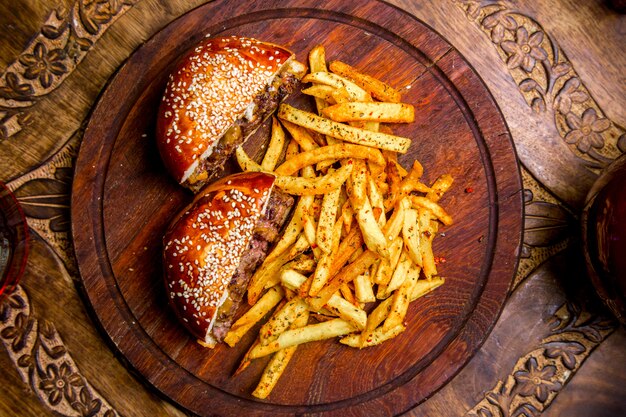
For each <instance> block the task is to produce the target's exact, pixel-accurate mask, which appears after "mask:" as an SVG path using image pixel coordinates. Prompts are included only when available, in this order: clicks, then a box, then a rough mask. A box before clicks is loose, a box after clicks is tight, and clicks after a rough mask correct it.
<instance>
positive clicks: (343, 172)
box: [225, 46, 473, 398]
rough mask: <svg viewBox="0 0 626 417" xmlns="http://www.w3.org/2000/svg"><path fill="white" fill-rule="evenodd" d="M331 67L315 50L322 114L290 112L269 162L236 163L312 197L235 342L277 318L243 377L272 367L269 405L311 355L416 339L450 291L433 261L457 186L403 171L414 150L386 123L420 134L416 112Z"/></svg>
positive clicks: (231, 338) (257, 282)
mask: <svg viewBox="0 0 626 417" xmlns="http://www.w3.org/2000/svg"><path fill="white" fill-rule="evenodd" d="M325 55H326V53H325V50H324V47H323V46H316V47H315V48H313V50H312V51H311V53H310V55H309V65H310V68H311V73H310V74H308V75H306V76H305V77H304V81H305V82H311V83H312V85H311V86H309V87H307V88H305V89H304V90H303V93H305V94H308V95H310V96H312V97H314V99H315V104H316V109H317V112H318V114H314V113H310V112H307V111H304V110H300V109H297V108H294V107H292V106H289V105H286V104H283V105H281V106H280V108H279V111H278V115H277V118H274V119H273V120H272V134H271V139H270V143H269V145H268V150H267V152H266V154H265V156H264V157H263V160H262V162H261V163H257V162H255V161H254V160H253V159H252V158H250V157H249V156H248V155H247V154H246V153H245V152H244V151H243V149H242V148H239V149H237V153H236V155H237V160H238V162H239V165H240V167H241V168H242V169H243V170H244V171H265V172H271V173H273V174H274V175H276V182H275V184H276V186H277V187H279V188H281V189H282V190H283V191H285V192H287V193H290V194H293V195H296V196H300V200H299V202H298V204H297V206H296V209H295V210H294V215H293V218H292V219H291V221H290V223H289V224H288V225H287V226H286V228H285V231H284V234H283V236H282V238H281V239H280V240H279V242H278V243H277V244H276V246H275V247H274V249H273V250H272V252H271V253H270V254H269V255H268V257H267V258H266V259H265V261H264V262H263V264H262V265H261V266H260V268H259V269H258V270H257V271H256V273H255V274H254V276H253V278H252V280H251V282H250V284H249V287H248V303H249V304H250V305H251V308H250V309H249V310H248V311H247V312H246V313H245V314H244V315H243V316H241V317H240V318H239V319H238V320H237V321H236V322H235V323H234V324H233V325H232V327H231V329H230V331H229V333H228V334H227V336H226V338H225V341H226V343H228V344H229V345H230V346H234V345H235V344H236V343H238V342H239V341H240V339H241V338H242V336H243V335H244V334H245V333H246V332H248V331H249V330H250V329H251V328H252V327H254V326H255V324H257V323H259V324H260V323H261V321H262V320H263V318H264V317H267V316H269V318H267V319H266V320H265V322H264V323H263V325H262V326H261V327H260V331H259V334H258V337H257V340H256V342H254V344H253V345H252V346H251V347H250V349H249V350H248V352H247V354H246V355H245V357H244V359H243V360H242V362H241V365H240V366H239V368H238V370H237V373H239V372H241V371H242V370H243V369H245V368H246V367H247V366H248V364H249V363H250V362H251V361H252V360H254V359H255V358H260V357H263V356H267V355H271V358H270V360H269V362H268V364H267V366H266V367H265V370H264V371H263V374H262V376H261V378H260V382H259V384H258V386H257V387H256V389H255V390H254V392H253V393H252V395H253V396H255V397H257V398H266V397H267V396H268V395H269V394H270V393H271V391H272V389H273V388H274V387H275V385H276V383H277V381H278V380H279V378H280V376H281V375H282V373H283V372H284V370H285V368H286V367H287V365H288V363H289V360H290V359H291V357H292V356H293V355H294V354H295V352H296V350H297V347H298V345H299V344H302V343H308V342H312V341H319V340H325V339H332V338H336V337H340V340H339V341H340V342H341V343H342V344H344V345H346V346H350V347H353V348H358V349H363V348H366V347H370V346H375V345H378V344H381V343H383V342H385V341H388V340H390V339H392V338H394V337H396V336H398V335H399V334H401V333H402V332H403V331H404V330H405V329H406V326H407V324H406V320H405V318H406V315H407V312H408V311H409V308H410V303H411V302H413V301H415V300H416V299H418V298H419V297H422V296H423V295H425V294H427V293H429V292H430V291H433V290H435V289H436V288H437V287H439V286H440V285H442V284H443V283H444V278H443V277H440V276H439V275H438V272H437V265H441V264H443V263H444V262H446V259H445V258H444V257H442V256H435V255H434V254H433V251H432V241H433V239H434V238H435V237H436V236H437V235H438V228H439V225H440V224H443V225H445V226H450V225H451V224H452V223H453V220H452V217H451V216H450V215H449V214H448V212H447V211H446V210H445V209H444V208H443V206H441V205H440V204H439V201H440V199H441V197H442V196H443V195H444V193H445V192H446V191H447V190H448V189H449V188H450V187H451V185H452V182H453V179H452V177H451V176H450V175H448V174H443V175H441V176H440V177H439V178H438V179H437V180H436V181H434V182H433V183H432V184H430V185H429V184H425V183H423V182H422V174H423V172H424V168H423V166H422V165H421V164H420V163H419V162H418V161H415V162H414V163H413V165H412V167H411V168H410V169H409V170H408V171H407V169H405V168H404V167H402V166H401V165H400V164H399V163H398V154H400V153H404V152H406V151H407V150H408V148H409V146H410V143H411V141H410V139H408V138H403V137H400V136H396V135H394V134H393V133H392V132H391V129H390V128H389V127H388V126H387V125H385V124H384V123H411V122H412V121H413V120H414V109H413V106H412V105H410V104H407V103H402V100H401V99H402V97H401V95H400V93H399V92H398V91H397V90H395V89H394V88H392V87H391V86H389V85H387V84H386V83H384V82H382V81H380V80H378V79H376V78H374V77H371V76H369V75H367V74H363V73H361V72H359V71H358V70H357V69H355V68H353V67H351V66H350V65H348V64H346V63H343V62H340V61H333V62H331V63H330V65H327V64H326V61H325ZM328 69H330V72H328ZM287 135H289V136H291V138H292V139H291V140H288V139H287ZM285 147H286V150H285V149H284V148H285ZM281 155H285V157H284V160H282V161H281V160H280V156H281ZM472 191H473V190H472ZM466 192H471V191H468V190H466ZM442 235H443V233H442ZM366 304H369V305H368V306H367V309H366V308H365V307H366ZM271 311H273V313H272V314H271V315H270V312H271ZM367 311H370V312H369V313H367ZM313 317H315V319H313ZM316 321H317V322H316Z"/></svg>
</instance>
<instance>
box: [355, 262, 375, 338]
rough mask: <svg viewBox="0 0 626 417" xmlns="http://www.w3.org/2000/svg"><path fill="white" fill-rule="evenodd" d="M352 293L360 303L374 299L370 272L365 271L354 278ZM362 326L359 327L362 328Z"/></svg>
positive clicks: (370, 301)
mask: <svg viewBox="0 0 626 417" xmlns="http://www.w3.org/2000/svg"><path fill="white" fill-rule="evenodd" d="M354 295H355V297H356V300H357V301H358V302H360V303H372V302H374V301H376V296H375V295H374V291H373V290H372V281H371V279H370V272H369V271H365V272H364V273H362V274H361V275H359V276H358V277H356V278H355V279H354ZM362 328H363V327H359V329H362Z"/></svg>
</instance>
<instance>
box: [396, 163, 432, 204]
mask: <svg viewBox="0 0 626 417" xmlns="http://www.w3.org/2000/svg"><path fill="white" fill-rule="evenodd" d="M423 173H424V168H423V167H422V164H420V163H419V161H413V166H412V167H411V170H410V171H409V173H408V174H407V176H406V177H404V178H403V179H402V181H401V182H400V192H401V193H402V196H405V195H408V194H410V193H412V192H413V191H420V192H428V191H430V190H431V189H430V188H429V187H427V186H426V185H425V184H422V183H421V182H420V178H421V177H422V174H423Z"/></svg>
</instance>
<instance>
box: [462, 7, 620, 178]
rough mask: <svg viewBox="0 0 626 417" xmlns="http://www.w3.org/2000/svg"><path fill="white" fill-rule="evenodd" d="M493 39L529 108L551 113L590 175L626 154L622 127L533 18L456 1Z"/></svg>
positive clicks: (496, 8)
mask: <svg viewBox="0 0 626 417" xmlns="http://www.w3.org/2000/svg"><path fill="white" fill-rule="evenodd" d="M453 1H454V2H455V3H456V4H458V5H459V6H460V7H461V8H462V9H463V11H464V12H465V14H466V15H467V17H468V18H469V19H470V20H472V21H474V22H475V23H477V24H478V26H479V27H480V28H481V29H482V30H483V31H484V32H485V33H486V34H487V35H488V36H489V37H490V39H491V41H492V42H493V44H494V46H495V47H496V49H497V51H498V53H499V54H500V56H501V57H502V59H503V61H504V62H505V63H506V65H507V68H508V69H509V71H510V73H511V76H512V77H513V79H514V80H515V82H516V84H517V85H518V87H519V89H520V92H521V93H522V94H523V96H524V98H525V99H526V102H527V103H528V105H529V106H530V107H531V108H532V109H533V110H534V111H535V112H551V113H552V115H553V117H554V123H555V126H556V129H557V131H558V132H559V135H560V136H561V138H562V139H563V141H564V142H565V143H566V144H567V145H568V146H569V149H570V150H571V151H572V152H573V153H574V155H576V156H577V157H578V158H580V160H581V161H582V162H583V163H584V165H585V166H586V167H587V169H589V170H590V171H592V172H596V173H597V172H599V170H601V169H602V168H604V167H605V166H606V165H608V164H609V163H610V162H611V161H613V160H614V159H615V158H616V157H617V156H619V155H620V154H621V153H623V152H626V133H625V130H624V128H622V127H620V126H618V125H616V124H615V123H613V122H612V121H611V120H609V119H608V118H606V117H605V115H604V113H603V112H602V110H601V109H600V107H599V106H598V104H597V103H596V102H595V101H594V100H593V99H592V97H591V95H590V94H589V91H588V90H587V88H586V87H585V86H584V85H583V84H582V82H581V80H580V77H579V76H578V74H577V73H576V71H575V70H574V68H573V67H572V65H571V63H570V62H569V60H568V59H567V57H566V56H565V54H564V52H563V50H562V49H561V48H560V47H559V46H558V44H557V43H556V42H555V41H554V40H553V39H552V38H551V37H550V36H549V34H548V33H547V32H546V31H545V30H544V29H543V28H542V26H541V25H540V24H539V23H538V22H536V21H535V20H533V19H532V18H530V17H528V16H526V15H523V14H521V13H518V12H516V11H514V10H511V9H510V8H509V7H508V6H506V5H504V4H503V3H502V2H500V1H495V0H453Z"/></svg>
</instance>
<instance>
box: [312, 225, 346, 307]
mask: <svg viewBox="0 0 626 417" xmlns="http://www.w3.org/2000/svg"><path fill="white" fill-rule="evenodd" d="M342 224H343V221H342V220H341V219H339V220H337V221H336V222H335V224H334V226H333V228H332V230H331V235H330V237H329V239H330V240H331V247H330V250H329V251H328V252H324V253H323V254H322V256H321V257H320V260H319V262H318V263H317V268H316V269H315V273H314V275H313V280H312V281H311V287H310V289H309V295H310V296H315V295H317V293H318V292H319V291H320V290H321V289H322V287H323V286H324V285H325V284H326V282H328V279H329V278H330V276H331V274H332V271H331V267H332V265H333V262H334V260H335V256H337V249H338V248H339V239H340V237H341V227H342Z"/></svg>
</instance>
